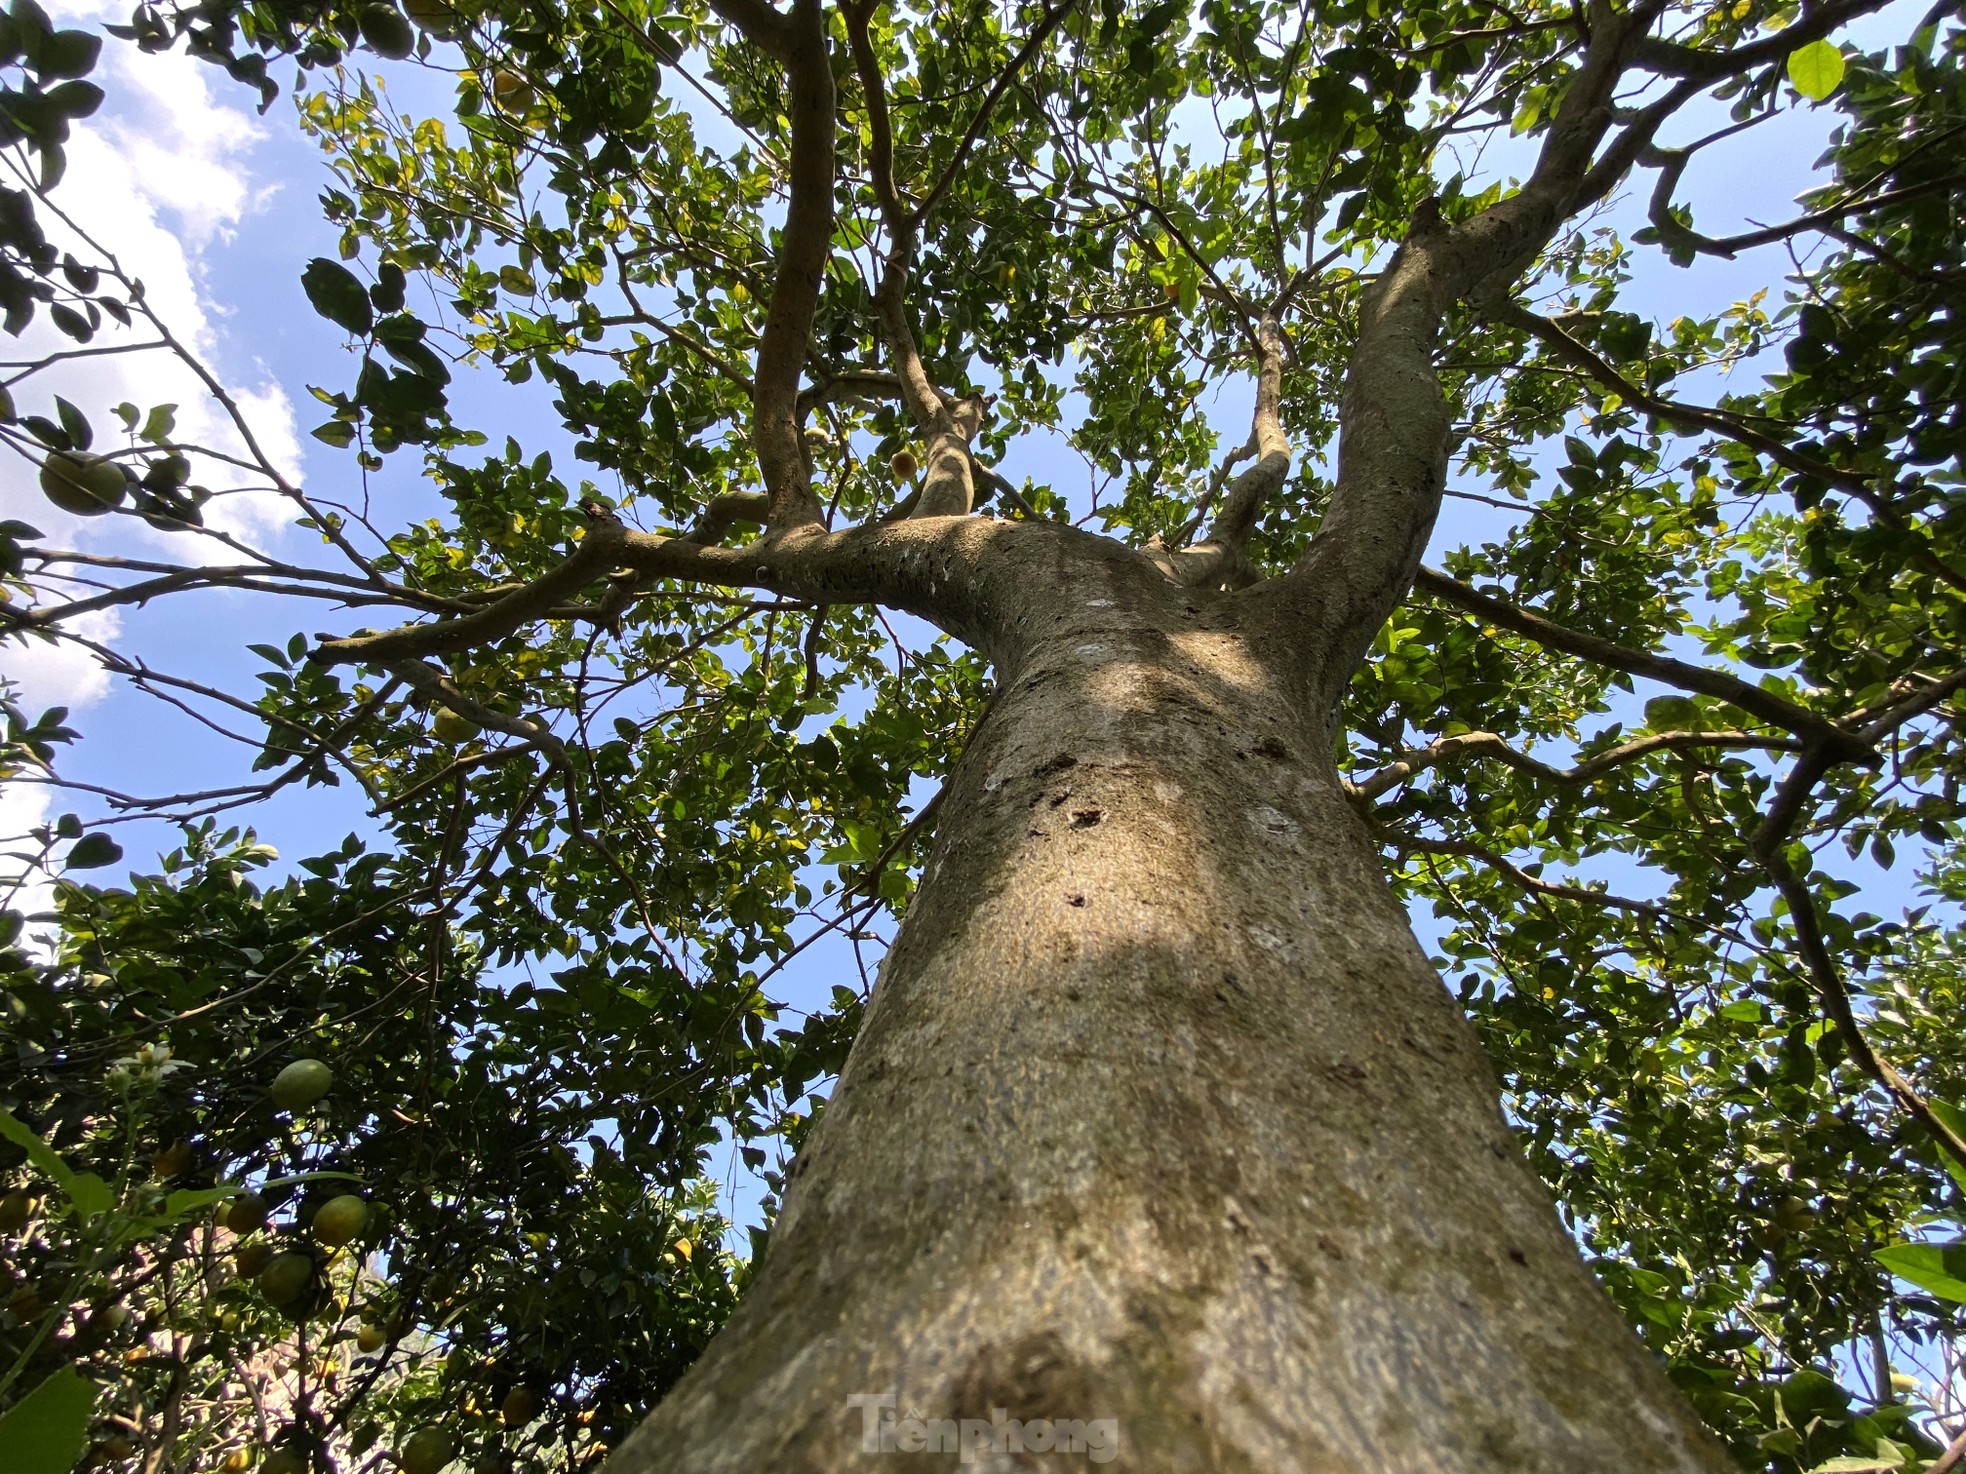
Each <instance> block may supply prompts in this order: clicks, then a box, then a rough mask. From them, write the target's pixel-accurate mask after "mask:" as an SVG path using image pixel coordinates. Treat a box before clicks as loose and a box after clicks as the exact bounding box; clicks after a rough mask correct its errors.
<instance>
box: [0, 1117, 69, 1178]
mask: <svg viewBox="0 0 1966 1474" xmlns="http://www.w3.org/2000/svg"><path fill="white" fill-rule="evenodd" d="M0 1136H4V1137H6V1138H7V1140H9V1141H11V1142H12V1143H13V1144H14V1145H15V1146H17V1147H19V1148H20V1149H21V1150H22V1151H24V1152H26V1153H27V1159H28V1161H30V1162H32V1163H33V1164H34V1165H35V1166H36V1167H38V1168H40V1169H41V1173H42V1175H43V1176H45V1177H47V1178H48V1180H49V1181H51V1182H53V1183H54V1184H55V1185H56V1186H57V1187H59V1188H60V1189H61V1190H62V1191H63V1192H65V1193H67V1192H72V1190H73V1186H74V1183H75V1174H74V1173H73V1172H71V1171H69V1170H68V1163H66V1162H64V1161H63V1160H62V1159H61V1156H60V1155H59V1154H58V1153H57V1152H56V1151H55V1149H54V1148H53V1147H51V1146H49V1145H48V1143H47V1142H45V1141H43V1140H42V1139H41V1137H40V1135H39V1134H38V1133H36V1132H35V1131H34V1130H32V1129H31V1128H30V1127H29V1126H28V1124H27V1123H26V1122H25V1121H23V1120H21V1119H20V1117H18V1116H16V1115H15V1114H14V1113H13V1112H12V1111H10V1110H8V1109H7V1108H6V1107H5V1106H0Z"/></svg>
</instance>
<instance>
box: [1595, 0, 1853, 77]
mask: <svg viewBox="0 0 1966 1474" xmlns="http://www.w3.org/2000/svg"><path fill="white" fill-rule="evenodd" d="M1883 8H1884V0H1845V3H1844V4H1842V5H1825V6H1822V7H1821V8H1820V9H1815V8H1812V7H1808V6H1805V7H1804V8H1803V13H1802V17H1801V19H1799V20H1797V21H1796V23H1795V24H1794V25H1792V26H1789V27H1787V28H1786V29H1784V30H1780V31H1777V32H1776V33H1775V34H1774V35H1772V36H1763V37H1762V38H1761V39H1760V40H1758V41H1750V42H1748V43H1747V44H1746V45H1744V46H1736V47H1735V48H1733V49H1732V50H1731V51H1702V50H1700V49H1699V48H1698V47H1697V46H1684V45H1681V44H1680V43H1679V42H1677V41H1668V40H1665V39H1663V38H1662V37H1651V36H1649V37H1647V38H1645V39H1644V40H1642V41H1640V42H1639V43H1638V45H1637V46H1636V47H1635V48H1634V49H1633V52H1632V60H1633V61H1634V62H1635V63H1636V64H1637V65H1639V66H1641V67H1643V68H1645V70H1647V71H1648V72H1657V73H1659V74H1660V75H1661V76H1665V77H1687V78H1691V79H1694V80H1697V81H1702V82H1715V81H1719V80H1720V79H1721V78H1723V77H1735V76H1739V75H1740V74H1741V73H1743V72H1747V71H1751V70H1753V69H1754V68H1755V67H1759V66H1766V65H1767V64H1768V63H1770V62H1776V61H1781V60H1782V59H1783V58H1784V57H1786V56H1787V55H1788V54H1789V53H1790V52H1791V51H1794V50H1795V49H1796V48H1797V47H1798V46H1806V45H1807V44H1808V43H1809V42H1811V41H1820V40H1821V39H1822V38H1823V37H1825V36H1827V35H1828V34H1829V33H1830V32H1831V31H1834V30H1835V29H1836V28H1837V27H1838V26H1841V25H1843V24H1845V23H1846V22H1849V21H1853V20H1855V19H1857V18H1858V17H1859V16H1864V15H1869V14H1870V13H1871V12H1872V11H1873V10H1881V9H1883Z"/></svg>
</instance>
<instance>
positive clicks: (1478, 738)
mask: <svg viewBox="0 0 1966 1474" xmlns="http://www.w3.org/2000/svg"><path fill="white" fill-rule="evenodd" d="M1800 746H1801V744H1800V743H1799V742H1798V741H1796V740H1795V739H1793V738H1782V737H1766V736H1762V735H1760V734H1758V733H1754V732H1655V733H1652V734H1651V735H1649V736H1645V737H1638V738H1634V739H1633V740H1632V741H1630V742H1623V743H1620V744H1619V745H1618V746H1616V747H1613V748H1611V749H1610V750H1608V751H1606V752H1601V753H1599V754H1598V755H1597V756H1595V757H1591V758H1586V759H1585V760H1584V761H1582V762H1580V763H1576V764H1574V765H1573V766H1571V767H1568V768H1558V767H1552V766H1551V765H1550V764H1548V763H1545V762H1542V761H1541V760H1539V759H1537V758H1533V757H1531V756H1530V755H1529V754H1528V753H1526V752H1518V751H1517V750H1516V749H1514V748H1512V747H1510V746H1509V745H1508V743H1507V741H1505V740H1504V739H1503V738H1502V737H1500V736H1499V735H1497V734H1496V733H1494V732H1461V733H1457V734H1455V735H1454V736H1451V737H1442V738H1440V739H1439V740H1437V741H1434V742H1430V743H1428V744H1427V745H1426V746H1425V747H1417V748H1414V749H1412V750H1411V751H1409V752H1403V753H1401V754H1400V755H1399V756H1398V757H1397V758H1395V759H1394V760H1393V761H1392V762H1390V763H1387V764H1386V765H1385V766H1384V767H1382V768H1379V769H1377V770H1375V771H1374V772H1373V773H1372V774H1371V776H1369V777H1368V778H1366V779H1365V780H1364V781H1363V782H1361V783H1356V784H1353V785H1352V792H1353V793H1354V794H1356V795H1357V796H1358V797H1360V798H1377V797H1378V796H1379V795H1380V794H1382V793H1386V792H1389V791H1390V790H1392V789H1394V788H1397V787H1398V786H1399V785H1400V784H1402V783H1404V782H1406V780H1407V779H1409V778H1412V777H1414V776H1415V775H1416V774H1418V773H1421V772H1424V771H1426V770H1427V769H1428V768H1434V767H1438V766H1440V765H1441V764H1442V763H1445V762H1450V761H1452V760H1454V759H1456V758H1461V757H1489V758H1494V759H1496V760H1497V761H1499V762H1502V763H1505V764H1506V765H1507V766H1509V767H1511V768H1514V769H1515V770H1516V771H1517V772H1520V773H1527V774H1529V775H1530V776H1531V777H1534V778H1540V779H1542V780H1543V781H1544V782H1546V783H1560V784H1563V785H1565V786H1574V785H1576V784H1579V783H1588V782H1590V781H1591V780H1592V779H1594V778H1598V777H1602V776H1603V775H1604V774H1605V773H1608V772H1610V771H1611V770H1612V769H1614V768H1617V767H1621V766H1622V765H1624V764H1625V763H1628V762H1634V761H1636V760H1637V759H1639V758H1642V757H1646V756H1649V755H1650V754H1652V753H1655V752H1687V751H1695V750H1698V749H1700V748H1761V749H1764V750H1769V751H1775V752H1793V751H1796V750H1798V749H1799V748H1800Z"/></svg>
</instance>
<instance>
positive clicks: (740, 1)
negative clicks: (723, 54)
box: [709, 0, 798, 63]
mask: <svg viewBox="0 0 1966 1474" xmlns="http://www.w3.org/2000/svg"><path fill="white" fill-rule="evenodd" d="M709 4H710V9H711V10H713V11H715V12H716V14H717V17H718V18H719V19H720V20H722V21H724V22H726V23H727V24H729V25H731V26H733V27H735V28H736V29H737V31H738V33H739V34H740V35H742V36H743V37H744V39H745V40H747V41H749V42H750V43H751V44H752V45H753V46H756V47H757V48H759V49H760V50H761V51H765V52H768V53H769V54H771V55H772V56H775V57H777V58H778V60H780V61H782V62H787V63H789V62H790V61H791V59H792V53H793V48H794V41H793V32H794V31H795V29H796V28H797V25H798V22H797V19H796V15H797V11H796V8H795V10H794V14H793V15H792V16H787V15H786V14H785V12H784V11H782V10H779V9H778V8H777V7H776V6H774V5H772V4H771V3H770V0H709Z"/></svg>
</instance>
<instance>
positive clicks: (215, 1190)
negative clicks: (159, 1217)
mask: <svg viewBox="0 0 1966 1474" xmlns="http://www.w3.org/2000/svg"><path fill="white" fill-rule="evenodd" d="M244 1191H245V1189H244V1188H241V1187H181V1188H179V1189H178V1190H177V1191H176V1192H174V1193H172V1194H170V1195H169V1196H168V1197H166V1198H165V1199H164V1212H165V1213H166V1214H167V1215H168V1216H169V1217H171V1218H182V1217H184V1215H185V1214H187V1213H195V1212H197V1211H198V1210H199V1209H200V1208H208V1207H210V1206H211V1205H212V1204H213V1203H217V1202H222V1201H224V1200H225V1199H226V1198H236V1197H238V1196H239V1194H240V1193H242V1192H244Z"/></svg>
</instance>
